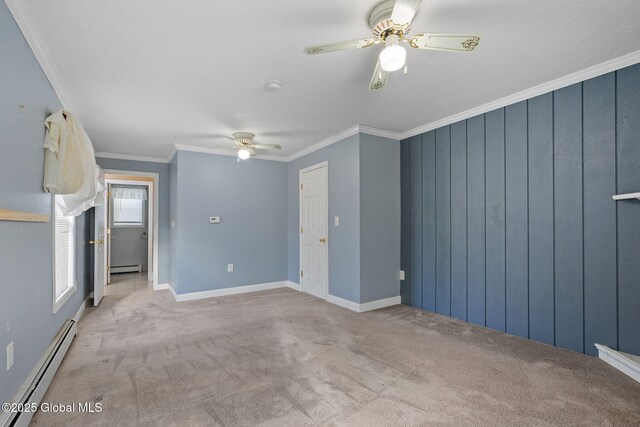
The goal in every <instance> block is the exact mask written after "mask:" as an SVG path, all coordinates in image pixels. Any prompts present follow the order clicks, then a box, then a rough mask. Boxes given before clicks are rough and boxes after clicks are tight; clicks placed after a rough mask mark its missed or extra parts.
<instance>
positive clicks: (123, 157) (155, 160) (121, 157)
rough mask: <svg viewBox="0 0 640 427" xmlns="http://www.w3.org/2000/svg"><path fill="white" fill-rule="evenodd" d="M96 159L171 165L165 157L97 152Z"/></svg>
mask: <svg viewBox="0 0 640 427" xmlns="http://www.w3.org/2000/svg"><path fill="white" fill-rule="evenodd" d="M95 154H96V157H101V158H103V159H118V160H134V161H136V162H153V163H169V162H168V161H167V159H166V158H165V157H148V156H136V155H135V154H119V153H107V152H104V151H96V153H95Z"/></svg>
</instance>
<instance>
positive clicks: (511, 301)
mask: <svg viewBox="0 0 640 427" xmlns="http://www.w3.org/2000/svg"><path fill="white" fill-rule="evenodd" d="M505 121H506V124H505V140H506V145H505V155H506V207H507V209H506V210H507V214H506V224H507V226H506V242H507V245H506V247H507V249H506V290H507V295H506V298H507V325H506V326H507V332H508V333H510V334H513V335H518V336H521V337H525V338H527V337H528V336H529V271H528V265H529V255H528V252H529V241H528V234H529V224H528V209H529V206H528V200H527V199H528V188H527V187H528V184H527V166H528V164H527V102H526V101H524V102H520V103H518V104H515V105H512V106H510V107H507V108H506V112H505Z"/></svg>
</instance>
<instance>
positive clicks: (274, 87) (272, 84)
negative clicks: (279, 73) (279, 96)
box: [267, 80, 282, 92]
mask: <svg viewBox="0 0 640 427" xmlns="http://www.w3.org/2000/svg"><path fill="white" fill-rule="evenodd" d="M281 87H282V83H280V82H279V81H277V80H271V81H268V82H267V90H269V91H271V92H277V91H279V90H280V88H281Z"/></svg>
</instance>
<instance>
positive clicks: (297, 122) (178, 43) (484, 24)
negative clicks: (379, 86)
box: [7, 0, 640, 157]
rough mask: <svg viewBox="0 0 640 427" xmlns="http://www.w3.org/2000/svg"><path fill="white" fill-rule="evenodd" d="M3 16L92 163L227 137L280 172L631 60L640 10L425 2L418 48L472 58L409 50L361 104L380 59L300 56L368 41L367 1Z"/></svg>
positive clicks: (70, 8) (92, 0) (559, 0)
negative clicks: (238, 134) (258, 146)
mask: <svg viewBox="0 0 640 427" xmlns="http://www.w3.org/2000/svg"><path fill="white" fill-rule="evenodd" d="M7 3H9V4H10V6H11V7H12V10H13V12H14V14H16V15H18V13H16V9H20V10H19V12H20V14H22V19H20V17H18V16H17V18H18V21H19V23H20V24H21V27H22V28H23V31H25V33H26V35H27V38H28V39H29V41H30V43H31V45H32V46H33V47H34V50H39V51H40V52H39V55H38V56H39V59H40V61H41V63H43V62H44V64H43V67H44V68H45V71H46V72H47V74H48V75H49V77H50V78H51V79H52V80H54V81H53V82H52V83H53V85H54V88H55V89H56V91H57V92H58V95H59V96H60V97H61V98H62V101H63V103H64V105H65V106H66V107H67V108H68V109H70V110H71V111H72V112H74V113H75V114H76V115H77V116H79V117H80V119H81V121H82V122H83V124H84V126H85V128H86V130H87V132H88V134H89V136H90V137H91V139H92V141H93V144H94V146H95V149H96V151H103V152H112V153H120V154H127V155H140V156H154V157H164V156H166V155H167V154H169V152H170V151H171V149H172V147H173V144H175V143H177V144H188V145H194V146H201V147H209V148H228V147H230V141H229V140H228V139H225V138H224V135H230V134H231V133H232V132H235V131H250V132H254V133H256V135H257V136H256V142H260V143H279V144H282V146H283V149H282V151H281V152H280V153H277V154H278V155H282V156H288V155H291V154H292V153H295V152H297V151H299V150H301V149H304V148H306V147H309V146H310V145H313V144H315V143H318V142H319V141H322V140H325V139H327V138H330V137H331V136H333V135H336V134H339V133H340V132H343V131H345V129H348V128H351V127H353V126H355V125H358V124H360V125H365V126H371V127H374V128H377V129H383V130H387V131H391V132H407V131H410V130H411V129H415V128H418V127H420V126H422V125H425V124H427V123H431V122H434V121H438V120H440V119H442V118H444V117H447V116H450V115H452V114H456V113H460V112H462V111H465V110H468V109H471V108H474V107H477V106H480V105H482V104H485V103H488V102H490V101H493V100H496V99H499V98H503V97H505V96H508V95H510V94H514V93H516V92H520V91H523V90H526V89H528V88H531V87H534V86H537V85H540V84H543V83H545V82H549V81H551V80H554V79H558V78H560V77H562V76H566V75H568V74H571V73H574V72H577V71H579V70H583V69H585V68H588V67H591V66H594V65H597V64H600V63H603V62H605V61H609V60H612V59H614V58H618V57H621V56H623V55H626V54H629V53H631V52H635V51H638V50H640V24H638V22H640V1H638V0H608V1H606V0H535V1H532V0H482V1H480V0H425V1H424V2H423V4H422V6H421V8H420V10H419V12H418V14H417V16H416V18H415V20H414V23H413V31H412V33H413V34H415V33H416V32H417V31H420V32H465V33H476V34H478V35H480V36H481V37H482V39H481V42H480V46H479V47H478V49H477V50H476V51H475V52H474V53H471V54H465V53H446V52H435V51H416V50H413V49H410V52H409V56H408V65H409V74H408V75H406V76H405V75H402V74H401V73H396V74H394V75H392V76H391V78H390V80H389V81H388V83H387V86H386V87H385V88H384V89H383V90H381V91H377V92H370V91H369V90H368V83H369V79H370V77H371V73H372V70H373V66H374V63H375V61H376V56H377V54H378V50H379V46H378V47H376V48H370V49H363V50H358V51H347V52H338V53H332V54H325V55H317V56H311V57H309V56H306V55H304V54H303V53H302V50H303V48H304V47H305V46H307V45H314V44H321V43H326V42H334V41H341V40H350V39H358V38H364V37H368V36H369V35H370V30H369V28H368V24H367V18H368V13H369V11H370V10H371V8H372V7H373V6H375V5H376V0H349V1H345V0H324V1H313V0H271V1H265V0H225V1H221V0H207V1H204V0H191V1H180V0H137V1H130V0H110V1H104V0H101V1H96V0H65V1H62V0H51V1H46V2H43V1H39V0H26V1H20V0H17V1H16V0H14V1H12V0H7ZM36 54H38V52H36ZM272 79H276V80H279V81H281V82H282V83H283V86H282V89H281V90H280V91H279V92H277V93H272V92H268V91H267V90H266V88H265V83H266V82H267V81H268V80H272ZM270 154H271V153H270Z"/></svg>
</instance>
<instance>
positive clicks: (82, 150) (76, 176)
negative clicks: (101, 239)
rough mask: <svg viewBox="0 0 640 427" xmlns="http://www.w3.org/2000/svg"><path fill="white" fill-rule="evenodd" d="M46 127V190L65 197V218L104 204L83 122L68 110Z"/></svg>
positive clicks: (97, 172)
mask: <svg viewBox="0 0 640 427" xmlns="http://www.w3.org/2000/svg"><path fill="white" fill-rule="evenodd" d="M45 126H46V128H47V133H46V137H45V141H44V148H45V149H46V152H45V153H46V154H45V163H44V191H46V192H47V193H52V194H59V195H61V196H62V197H61V198H60V199H61V202H60V207H61V210H62V213H63V214H64V215H65V216H77V215H80V214H81V213H82V212H84V211H86V210H87V209H89V208H91V207H92V206H95V205H96V204H99V203H101V201H102V196H103V193H102V192H103V191H104V190H105V186H104V180H103V181H102V183H100V180H99V177H100V171H99V168H98V165H97V164H96V158H95V154H94V151H93V146H92V145H91V141H90V140H89V136H88V135H87V133H86V132H85V131H84V128H83V127H82V125H81V124H80V122H79V121H78V120H77V119H75V118H74V117H73V116H72V115H71V113H69V112H68V111H66V110H60V111H58V112H56V113H53V114H52V115H50V116H49V117H47V119H46V120H45Z"/></svg>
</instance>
